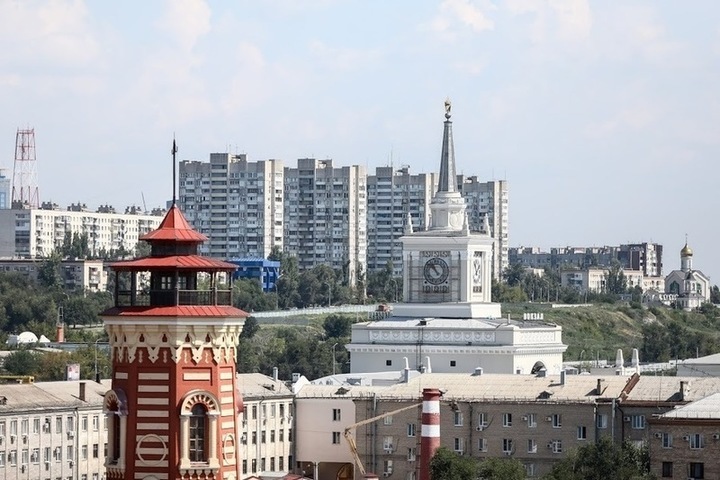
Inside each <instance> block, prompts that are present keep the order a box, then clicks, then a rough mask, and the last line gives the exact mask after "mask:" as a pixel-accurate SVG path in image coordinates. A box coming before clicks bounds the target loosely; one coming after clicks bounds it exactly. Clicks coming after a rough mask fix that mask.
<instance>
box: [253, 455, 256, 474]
mask: <svg viewBox="0 0 720 480" xmlns="http://www.w3.org/2000/svg"><path fill="white" fill-rule="evenodd" d="M252 472H253V473H255V472H257V458H253V459H252Z"/></svg>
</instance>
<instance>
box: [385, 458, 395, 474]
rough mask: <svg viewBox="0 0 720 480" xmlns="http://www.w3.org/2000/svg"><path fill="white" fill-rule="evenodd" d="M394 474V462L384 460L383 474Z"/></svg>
mask: <svg viewBox="0 0 720 480" xmlns="http://www.w3.org/2000/svg"><path fill="white" fill-rule="evenodd" d="M392 472H393V461H392V460H384V461H383V474H387V475H392Z"/></svg>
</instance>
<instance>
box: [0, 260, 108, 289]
mask: <svg viewBox="0 0 720 480" xmlns="http://www.w3.org/2000/svg"><path fill="white" fill-rule="evenodd" d="M40 263H41V261H40V260H25V259H14V260H0V271H3V272H16V273H19V274H21V275H25V276H27V277H28V278H31V279H33V280H37V275H38V269H39V267H40ZM60 276H61V278H62V281H63V283H64V287H65V289H66V290H80V291H91V292H104V291H105V290H107V272H106V271H105V269H104V268H103V262H102V261H101V260H63V261H62V262H60Z"/></svg>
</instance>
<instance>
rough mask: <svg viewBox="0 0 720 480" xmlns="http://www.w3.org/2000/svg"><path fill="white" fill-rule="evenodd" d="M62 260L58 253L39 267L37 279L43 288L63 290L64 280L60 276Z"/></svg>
mask: <svg viewBox="0 0 720 480" xmlns="http://www.w3.org/2000/svg"><path fill="white" fill-rule="evenodd" d="M61 261H62V258H60V255H59V254H57V253H53V254H51V255H50V256H49V257H48V258H46V259H45V260H43V262H42V263H41V264H40V266H39V267H38V272H37V279H38V282H39V283H40V285H41V286H43V287H46V288H50V289H55V290H61V289H62V288H63V286H64V285H63V279H62V275H61V274H60V262H61Z"/></svg>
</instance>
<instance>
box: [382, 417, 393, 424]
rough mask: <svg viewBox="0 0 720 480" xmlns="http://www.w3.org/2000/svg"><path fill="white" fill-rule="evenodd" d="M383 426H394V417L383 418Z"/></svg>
mask: <svg viewBox="0 0 720 480" xmlns="http://www.w3.org/2000/svg"><path fill="white" fill-rule="evenodd" d="M383 425H392V415H388V416H387V417H385V418H383Z"/></svg>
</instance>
